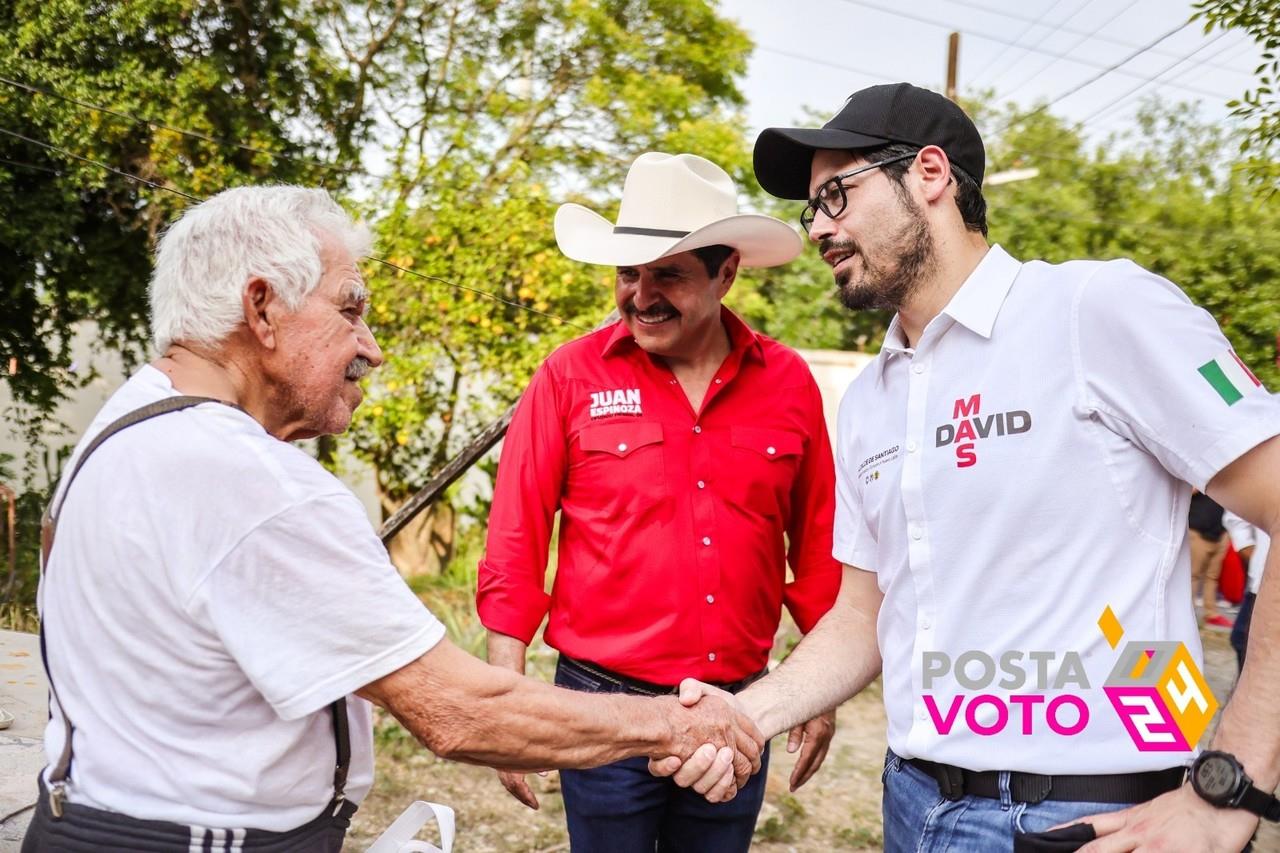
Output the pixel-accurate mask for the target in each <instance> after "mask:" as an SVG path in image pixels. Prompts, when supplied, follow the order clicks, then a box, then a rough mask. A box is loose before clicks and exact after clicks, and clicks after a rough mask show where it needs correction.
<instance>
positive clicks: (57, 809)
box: [49, 782, 67, 818]
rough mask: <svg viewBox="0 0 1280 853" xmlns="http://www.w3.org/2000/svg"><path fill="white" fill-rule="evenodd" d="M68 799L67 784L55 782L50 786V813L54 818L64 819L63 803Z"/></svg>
mask: <svg viewBox="0 0 1280 853" xmlns="http://www.w3.org/2000/svg"><path fill="white" fill-rule="evenodd" d="M66 798H67V783H66V782H54V783H53V784H52V785H50V786H49V811H50V812H52V813H53V816H54V818H60V817H62V802H63V800H65V799H66Z"/></svg>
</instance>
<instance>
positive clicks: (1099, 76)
mask: <svg viewBox="0 0 1280 853" xmlns="http://www.w3.org/2000/svg"><path fill="white" fill-rule="evenodd" d="M1190 23H1191V22H1190V21H1188V22H1187V23H1185V24H1180V25H1178V26H1177V27H1174V28H1173V29H1171V30H1169V31H1168V32H1166V33H1164V34H1163V35H1161V36H1158V37H1157V38H1155V39H1154V40H1152V41H1150V42H1148V43H1147V44H1146V45H1144V46H1143V47H1140V48H1138V49H1137V50H1135V51H1134V52H1132V53H1130V54H1129V55H1128V56H1126V57H1124V58H1123V59H1120V60H1118V61H1117V62H1115V63H1113V64H1111V65H1109V66H1108V67H1106V68H1104V69H1102V71H1100V72H1098V73H1097V74H1095V75H1093V76H1092V77H1090V78H1089V79H1087V80H1085V81H1083V82H1081V83H1077V84H1076V85H1074V86H1072V87H1071V88H1070V89H1068V90H1067V91H1065V92H1063V93H1062V94H1061V95H1058V96H1057V97H1055V98H1054V99H1053V100H1051V101H1047V102H1046V103H1043V104H1041V105H1040V106H1038V107H1036V108H1035V109H1033V110H1032V111H1031V112H1029V113H1024V114H1023V115H1020V116H1014V117H1013V118H1012V119H1010V120H1009V121H1008V123H1006V124H1005V125H1004V127H1002V128H1000V130H999V131H998V135H1001V136H1003V135H1004V133H1005V132H1006V131H1007V130H1009V128H1011V127H1013V125H1015V124H1017V123H1019V122H1022V121H1026V120H1027V119H1029V118H1031V117H1032V116H1036V115H1039V114H1040V113H1042V112H1044V111H1046V110H1047V109H1049V107H1051V106H1053V105H1054V104H1057V103H1059V102H1061V101H1062V100H1063V99H1065V98H1069V97H1070V96H1072V95H1074V94H1075V93H1076V92H1079V91H1080V90H1081V89H1083V88H1085V87H1086V86H1089V85H1091V84H1093V83H1096V82H1098V81H1099V80H1101V79H1102V78H1103V77H1106V76H1107V75H1108V74H1110V73H1111V72H1113V71H1117V70H1118V69H1119V68H1120V66H1121V65H1124V64H1125V63H1126V62H1128V61H1129V60H1131V59H1133V58H1134V57H1136V56H1139V55H1141V54H1143V53H1146V52H1147V51H1148V50H1150V49H1151V48H1153V47H1155V46H1156V45H1158V44H1159V43H1160V42H1162V41H1164V40H1165V39H1167V38H1170V37H1171V36H1173V35H1174V34H1176V33H1178V32H1181V31H1182V30H1183V29H1185V28H1186V27H1187V26H1188V25H1189V24H1190ZM1144 80H1146V81H1147V82H1149V81H1150V80H1151V78H1144Z"/></svg>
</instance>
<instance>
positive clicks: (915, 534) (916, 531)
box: [911, 527, 924, 539]
mask: <svg viewBox="0 0 1280 853" xmlns="http://www.w3.org/2000/svg"><path fill="white" fill-rule="evenodd" d="M911 538H912V539H923V538H924V531H923V530H921V529H920V528H919V527H913V528H911Z"/></svg>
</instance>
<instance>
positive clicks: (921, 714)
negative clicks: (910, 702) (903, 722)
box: [916, 711, 928, 720]
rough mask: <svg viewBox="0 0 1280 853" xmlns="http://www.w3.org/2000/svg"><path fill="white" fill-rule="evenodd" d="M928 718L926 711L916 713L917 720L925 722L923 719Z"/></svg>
mask: <svg viewBox="0 0 1280 853" xmlns="http://www.w3.org/2000/svg"><path fill="white" fill-rule="evenodd" d="M927 716H928V715H927V714H926V713H925V712H924V711H916V719H917V720H923V719H925V717H927Z"/></svg>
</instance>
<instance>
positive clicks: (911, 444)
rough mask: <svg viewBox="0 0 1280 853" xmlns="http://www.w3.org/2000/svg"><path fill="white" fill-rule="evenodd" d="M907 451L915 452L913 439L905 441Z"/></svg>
mask: <svg viewBox="0 0 1280 853" xmlns="http://www.w3.org/2000/svg"><path fill="white" fill-rule="evenodd" d="M907 452H908V453H915V452H916V443H915V442H914V441H908V442H907Z"/></svg>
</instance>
